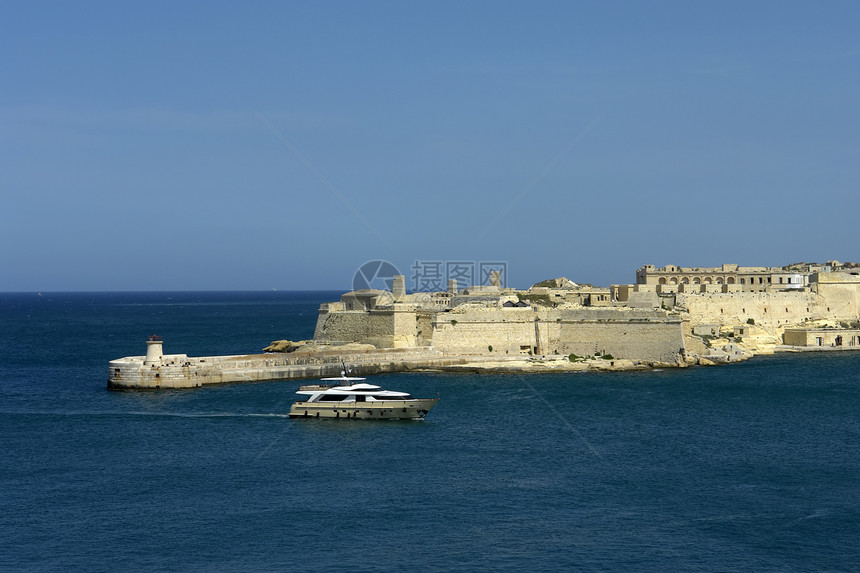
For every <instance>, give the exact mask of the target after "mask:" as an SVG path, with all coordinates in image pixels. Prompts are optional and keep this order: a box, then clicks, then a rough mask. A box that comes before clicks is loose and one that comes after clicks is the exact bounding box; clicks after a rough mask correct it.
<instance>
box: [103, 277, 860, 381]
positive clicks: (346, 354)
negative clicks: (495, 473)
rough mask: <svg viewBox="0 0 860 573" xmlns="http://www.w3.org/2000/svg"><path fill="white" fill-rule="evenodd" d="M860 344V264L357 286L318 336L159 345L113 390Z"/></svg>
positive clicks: (693, 359) (633, 365) (127, 362)
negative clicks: (197, 348) (194, 347)
mask: <svg viewBox="0 0 860 573" xmlns="http://www.w3.org/2000/svg"><path fill="white" fill-rule="evenodd" d="M854 349H860V265H857V264H852V263H845V264H841V263H838V262H837V261H829V262H827V263H824V264H810V263H796V264H793V265H788V266H784V267H740V266H738V265H733V264H725V265H722V266H721V267H696V268H690V267H678V266H672V265H670V266H665V267H660V268H657V267H654V266H652V265H646V266H643V267H641V268H640V269H638V270H637V271H636V283H634V284H619V285H611V286H610V287H608V288H607V287H594V286H591V285H581V284H577V283H574V282H573V281H571V280H568V279H566V278H558V279H551V280H547V281H543V282H540V283H537V284H535V285H533V286H532V287H531V288H529V289H526V290H517V289H512V288H505V287H503V286H502V285H501V282H500V277H499V275H498V274H497V273H494V274H493V275H491V277H490V284H488V285H479V286H468V287H466V288H464V289H462V290H459V289H458V287H457V284H456V281H449V284H448V288H447V290H446V291H444V292H429V293H425V292H419V293H407V292H406V289H405V278H404V277H403V276H396V277H394V279H393V283H392V288H391V290H375V289H368V290H359V291H353V292H348V293H346V294H344V295H342V296H341V298H340V300H339V301H337V302H330V303H325V304H323V305H322V306H321V307H320V309H319V315H318V318H317V324H316V329H315V332H314V337H313V340H309V341H297V342H293V341H287V340H279V341H274V342H272V344H271V345H269V346H268V347H266V348H265V349H263V353H262V354H257V355H241V356H210V357H198V358H193V357H188V356H186V355H184V354H164V353H163V341H161V340H160V339H158V338H157V337H154V338H152V339H150V340H149V341H147V354H146V356H132V357H126V358H120V359H117V360H112V361H111V362H110V364H109V371H108V387H109V388H115V389H123V388H183V387H197V386H203V385H206V384H218V383H228V382H245V381H247V382H255V381H268V380H287V379H297V378H316V377H322V376H332V375H337V374H339V372H340V369H341V364H342V363H343V362H345V363H347V364H350V365H352V366H353V367H355V368H356V369H358V370H360V371H361V372H362V373H364V374H372V373H379V372H400V371H427V370H437V371H438V370H445V371H505V372H550V371H559V372H564V371H584V370H600V371H603V370H633V369H647V368H668V367H686V366H692V365H701V366H711V365H715V364H726V363H731V362H737V361H741V360H746V359H748V358H751V357H752V356H755V355H758V354H771V353H773V352H780V351H809V350H854Z"/></svg>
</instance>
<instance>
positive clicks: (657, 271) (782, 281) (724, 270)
mask: <svg viewBox="0 0 860 573" xmlns="http://www.w3.org/2000/svg"><path fill="white" fill-rule="evenodd" d="M834 263H835V265H834ZM838 266H839V263H838V262H836V261H830V262H828V263H826V264H823V265H819V264H808V263H795V264H792V265H788V266H784V267H741V266H738V265H734V264H725V265H722V266H720V267H679V266H675V265H667V266H665V267H655V266H654V265H645V266H643V267H641V268H639V269H638V270H637V271H636V283H637V284H642V285H666V286H669V287H671V286H672V285H694V286H695V285H737V286H736V287H733V288H732V289H731V290H732V291H740V292H765V291H768V290H786V289H802V288H804V287H806V286H809V279H810V276H811V275H812V274H813V273H826V272H831V271H835V270H838Z"/></svg>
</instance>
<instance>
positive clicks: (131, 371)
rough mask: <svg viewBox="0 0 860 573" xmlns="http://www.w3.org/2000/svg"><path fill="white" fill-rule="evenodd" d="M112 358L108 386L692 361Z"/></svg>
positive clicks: (361, 355) (422, 354)
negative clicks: (345, 370)
mask: <svg viewBox="0 0 860 573" xmlns="http://www.w3.org/2000/svg"><path fill="white" fill-rule="evenodd" d="M149 344H150V346H149V349H148V350H152V349H153V348H156V349H157V350H156V351H155V352H149V353H148V354H147V356H129V357H125V358H119V359H116V360H111V361H110V363H109V365H108V388H109V389H113V390H148V389H153V390H154V389H178V388H198V387H201V386H205V385H212V384H230V383H238V382H273V381H282V380H300V379H308V378H325V377H330V376H339V375H340V373H341V370H342V368H343V364H346V365H347V366H348V367H349V368H350V370H351V374H353V375H356V376H365V375H372V374H383V373H393V372H428V371H433V372H505V373H512V374H515V373H527V372H528V373H537V372H585V371H623V370H645V369H649V368H669V367H683V366H687V365H691V364H695V363H696V362H695V361H693V362H690V363H684V362H675V363H663V362H640V361H633V360H626V359H609V358H603V357H596V356H595V357H588V358H580V357H577V358H576V359H575V360H571V359H570V358H569V357H567V356H557V355H553V356H511V357H490V356H462V355H457V356H452V355H446V354H444V353H443V352H441V351H440V350H436V349H432V348H418V349H415V348H403V349H370V350H348V351H342V350H340V351H339V350H315V351H310V352H294V353H290V354H279V353H273V354H248V355H235V356H203V357H190V356H187V355H185V354H165V355H162V354H160V353H159V352H158V350H160V344H158V345H157V346H153V345H152V343H151V342H150V343H149Z"/></svg>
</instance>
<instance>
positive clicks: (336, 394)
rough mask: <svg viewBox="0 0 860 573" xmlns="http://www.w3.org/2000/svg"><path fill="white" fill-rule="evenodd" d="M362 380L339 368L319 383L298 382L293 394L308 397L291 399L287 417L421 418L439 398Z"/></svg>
mask: <svg viewBox="0 0 860 573" xmlns="http://www.w3.org/2000/svg"><path fill="white" fill-rule="evenodd" d="M364 380H365V378H354V377H350V376H347V375H346V372H342V373H341V376H340V377H338V378H323V379H322V380H320V382H322V384H308V385H303V386H300V387H299V391H298V392H296V394H299V395H301V396H307V398H306V399H305V400H303V401H297V402H294V403H293V405H292V406H291V407H290V418H362V419H372V420H396V419H404V418H418V419H420V418H423V417H424V416H426V415H427V412H429V411H430V409H431V408H433V406H435V405H436V403H437V402H438V401H439V399H438V398H413V397H412V396H410V395H409V394H407V393H406V392H395V391H394V390H383V389H382V388H380V387H379V386H374V385H373V384H365V383H364Z"/></svg>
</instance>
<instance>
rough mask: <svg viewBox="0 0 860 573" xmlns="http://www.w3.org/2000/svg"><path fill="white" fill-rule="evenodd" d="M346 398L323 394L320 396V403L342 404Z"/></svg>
mask: <svg viewBox="0 0 860 573" xmlns="http://www.w3.org/2000/svg"><path fill="white" fill-rule="evenodd" d="M345 398H346V396H344V395H338V394H323V395H322V396H320V402H340V401H341V400H344V399H345Z"/></svg>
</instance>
